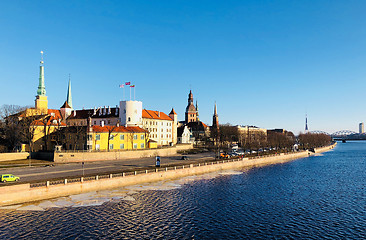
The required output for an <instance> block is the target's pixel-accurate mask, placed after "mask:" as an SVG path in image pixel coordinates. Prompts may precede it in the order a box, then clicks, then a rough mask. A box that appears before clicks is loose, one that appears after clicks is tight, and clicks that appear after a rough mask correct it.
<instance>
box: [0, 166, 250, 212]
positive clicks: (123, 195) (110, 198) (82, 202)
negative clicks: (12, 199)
mask: <svg viewBox="0 0 366 240" xmlns="http://www.w3.org/2000/svg"><path fill="white" fill-rule="evenodd" d="M242 173H243V172H242V171H234V170H227V171H221V172H214V173H207V174H203V175H195V176H187V177H184V178H181V179H178V180H171V181H160V182H154V183H146V184H139V185H133V186H128V187H123V188H117V189H113V190H102V191H96V192H89V193H82V194H75V195H71V196H68V197H60V198H56V199H52V200H45V201H41V202H39V203H38V204H34V203H33V204H31V205H30V204H23V205H14V206H10V207H3V208H1V209H16V210H19V211H45V210H47V209H51V208H63V207H88V206H100V205H102V204H104V203H107V202H119V201H130V202H133V201H136V199H135V198H134V197H133V196H132V195H134V194H137V193H138V192H141V191H168V190H173V189H179V188H181V187H182V186H183V185H185V184H189V183H191V182H193V181H198V180H210V179H213V178H216V177H218V176H222V175H238V174H242Z"/></svg>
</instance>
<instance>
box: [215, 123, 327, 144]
mask: <svg viewBox="0 0 366 240" xmlns="http://www.w3.org/2000/svg"><path fill="white" fill-rule="evenodd" d="M217 136H218V137H217ZM212 138H213V139H218V141H219V144H220V145H221V146H222V147H223V148H230V145H232V144H238V145H239V147H242V148H244V149H251V150H258V149H264V148H273V149H287V150H291V149H293V148H294V145H295V144H297V145H298V148H299V149H309V148H316V147H321V146H326V145H329V144H330V143H331V142H332V138H331V137H330V136H328V135H326V134H322V133H320V134H317V133H300V134H299V136H297V137H296V136H295V135H294V134H293V133H292V132H291V131H286V130H282V129H281V130H280V129H274V130H267V132H263V131H259V130H256V129H255V128H252V129H251V128H247V131H240V130H239V128H238V127H237V126H232V125H230V124H223V125H220V127H219V132H218V133H217V132H214V136H212Z"/></svg>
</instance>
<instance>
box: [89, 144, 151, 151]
mask: <svg viewBox="0 0 366 240" xmlns="http://www.w3.org/2000/svg"><path fill="white" fill-rule="evenodd" d="M137 146H138V145H137V143H134V144H133V148H134V149H137ZM95 148H96V149H100V145H99V144H97V146H96V147H95ZM140 148H145V143H141V144H140ZM112 149H118V148H114V144H113V143H111V144H109V150H112ZM119 149H125V145H124V144H123V143H122V144H120V145H119Z"/></svg>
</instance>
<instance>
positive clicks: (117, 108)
mask: <svg viewBox="0 0 366 240" xmlns="http://www.w3.org/2000/svg"><path fill="white" fill-rule="evenodd" d="M118 110H119V107H118V105H116V116H118Z"/></svg>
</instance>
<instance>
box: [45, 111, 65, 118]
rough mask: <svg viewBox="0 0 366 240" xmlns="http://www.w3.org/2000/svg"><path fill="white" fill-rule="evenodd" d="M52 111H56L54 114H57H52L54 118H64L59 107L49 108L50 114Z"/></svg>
mask: <svg viewBox="0 0 366 240" xmlns="http://www.w3.org/2000/svg"><path fill="white" fill-rule="evenodd" d="M51 113H54V115H55V116H52V118H53V119H62V116H61V111H60V110H57V109H48V115H51ZM53 119H52V120H53Z"/></svg>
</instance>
